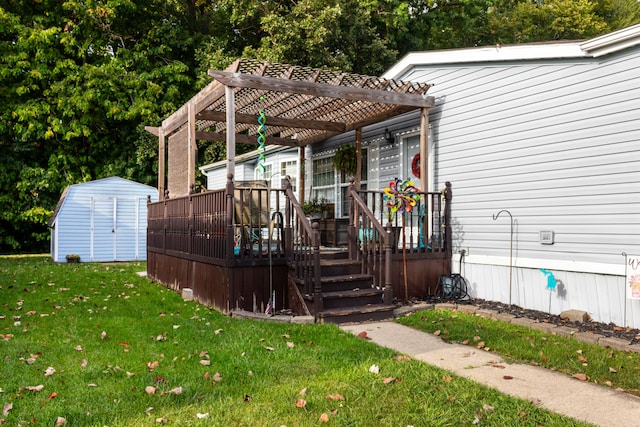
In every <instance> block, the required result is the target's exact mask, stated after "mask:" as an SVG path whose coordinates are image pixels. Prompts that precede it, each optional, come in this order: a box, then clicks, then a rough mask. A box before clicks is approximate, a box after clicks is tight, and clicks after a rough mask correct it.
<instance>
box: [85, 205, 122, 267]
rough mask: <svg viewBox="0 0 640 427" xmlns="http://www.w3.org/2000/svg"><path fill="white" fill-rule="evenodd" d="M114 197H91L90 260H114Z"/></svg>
mask: <svg viewBox="0 0 640 427" xmlns="http://www.w3.org/2000/svg"><path fill="white" fill-rule="evenodd" d="M115 218H116V198H115V197H92V198H91V261H113V260H115Z"/></svg>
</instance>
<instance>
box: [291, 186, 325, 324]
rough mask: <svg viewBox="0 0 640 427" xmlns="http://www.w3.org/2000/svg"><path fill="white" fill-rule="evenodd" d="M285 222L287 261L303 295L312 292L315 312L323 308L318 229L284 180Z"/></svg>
mask: <svg viewBox="0 0 640 427" xmlns="http://www.w3.org/2000/svg"><path fill="white" fill-rule="evenodd" d="M285 195H286V201H287V202H286V203H287V205H286V210H285V211H286V217H285V218H286V222H285V230H286V231H287V234H288V235H287V236H286V238H285V241H286V242H287V248H286V249H287V250H286V252H287V261H288V262H289V265H290V266H291V267H292V268H293V270H294V274H295V279H296V280H297V281H298V282H302V284H303V289H304V294H306V295H313V305H314V313H316V316H317V315H318V313H320V311H322V286H321V277H320V231H319V230H318V223H317V222H314V223H313V224H312V223H311V222H310V221H309V219H308V218H307V217H306V215H305V214H304V212H303V211H302V208H301V207H300V203H299V202H298V200H297V199H296V196H295V194H293V190H292V188H291V182H290V181H289V180H288V179H287V184H286V187H285Z"/></svg>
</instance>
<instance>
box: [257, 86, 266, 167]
mask: <svg viewBox="0 0 640 427" xmlns="http://www.w3.org/2000/svg"><path fill="white" fill-rule="evenodd" d="M263 100H264V96H261V97H260V101H263ZM266 140H267V116H266V114H265V112H264V110H262V109H261V110H260V111H258V167H259V168H260V169H261V170H262V173H263V174H264V172H265V166H264V161H265V152H266V150H267V147H266V146H265V142H266Z"/></svg>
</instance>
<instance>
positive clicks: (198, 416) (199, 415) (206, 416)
mask: <svg viewBox="0 0 640 427" xmlns="http://www.w3.org/2000/svg"><path fill="white" fill-rule="evenodd" d="M196 418H198V419H199V420H203V419H205V418H209V413H208V412H206V413H204V414H201V413H200V412H198V413H197V414H196Z"/></svg>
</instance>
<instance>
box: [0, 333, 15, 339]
mask: <svg viewBox="0 0 640 427" xmlns="http://www.w3.org/2000/svg"><path fill="white" fill-rule="evenodd" d="M11 338H13V334H6V335H5V334H0V339H2V341H9V340H10V339H11Z"/></svg>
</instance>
